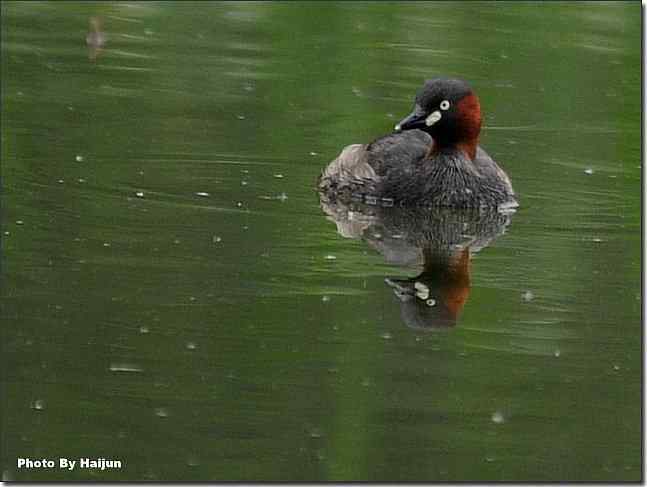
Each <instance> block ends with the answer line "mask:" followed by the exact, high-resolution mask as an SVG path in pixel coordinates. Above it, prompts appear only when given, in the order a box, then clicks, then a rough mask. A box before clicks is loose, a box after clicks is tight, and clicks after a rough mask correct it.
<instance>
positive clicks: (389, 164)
mask: <svg viewBox="0 0 647 487" xmlns="http://www.w3.org/2000/svg"><path fill="white" fill-rule="evenodd" d="M395 129H396V132H395V133H392V134H390V135H386V136H384V137H381V138H379V139H377V140H375V141H373V142H371V143H370V144H368V145H360V144H355V145H350V146H348V147H346V148H345V149H344V150H343V151H342V152H341V154H340V155H339V156H338V157H337V158H336V159H335V160H334V161H332V162H331V163H330V164H329V166H328V167H327V168H326V169H325V170H324V172H323V173H322V175H321V177H320V179H319V189H320V190H321V192H322V193H323V194H324V195H325V196H326V197H327V198H328V199H331V200H332V199H340V200H342V201H349V200H351V199H355V200H361V201H364V202H366V203H369V204H383V205H387V206H388V205H393V204H398V205H401V206H402V205H406V206H412V205H424V206H449V207H481V206H487V207H497V206H500V205H506V206H516V201H515V198H514V191H513V190H512V186H511V184H510V179H509V178H508V176H507V175H506V174H505V172H503V170H502V169H501V168H500V167H499V166H498V165H497V164H496V162H494V161H493V160H492V159H491V158H490V156H488V155H487V153H486V152H485V151H484V150H483V149H482V148H481V147H479V145H478V138H479V134H480V131H481V108H480V104H479V99H478V97H477V96H476V94H475V93H474V92H473V91H472V89H471V88H470V87H469V86H468V84H467V83H465V82H464V81H462V80H457V79H442V78H441V79H433V80H430V81H427V82H426V83H425V85H424V86H423V87H422V89H421V90H420V92H419V93H418V95H417V96H416V100H415V106H414V110H413V112H412V113H411V115H409V116H408V117H406V118H405V119H404V120H402V121H401V122H400V123H399V124H398V125H396V127H395Z"/></svg>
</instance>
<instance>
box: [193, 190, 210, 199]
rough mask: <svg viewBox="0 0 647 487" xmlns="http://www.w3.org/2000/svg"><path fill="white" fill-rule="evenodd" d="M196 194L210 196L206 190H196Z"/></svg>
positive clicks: (203, 196)
mask: <svg viewBox="0 0 647 487" xmlns="http://www.w3.org/2000/svg"><path fill="white" fill-rule="evenodd" d="M195 195H196V196H200V197H202V198H207V197H208V196H209V193H207V192H206V191H198V192H196V194H195Z"/></svg>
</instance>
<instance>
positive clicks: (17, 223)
mask: <svg viewBox="0 0 647 487" xmlns="http://www.w3.org/2000/svg"><path fill="white" fill-rule="evenodd" d="M24 223H25V222H24V221H22V220H16V225H23V224H24Z"/></svg>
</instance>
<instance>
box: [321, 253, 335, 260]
mask: <svg viewBox="0 0 647 487" xmlns="http://www.w3.org/2000/svg"><path fill="white" fill-rule="evenodd" d="M324 259H326V260H337V257H335V256H334V255H332V254H328V255H326V256H325V257H324Z"/></svg>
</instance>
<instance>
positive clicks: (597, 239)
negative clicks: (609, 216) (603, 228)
mask: <svg viewBox="0 0 647 487" xmlns="http://www.w3.org/2000/svg"><path fill="white" fill-rule="evenodd" d="M593 241H594V242H595V243H600V242H602V239H601V238H598V237H596V238H594V239H593Z"/></svg>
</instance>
